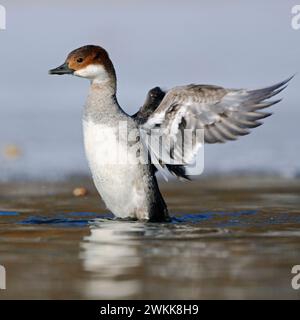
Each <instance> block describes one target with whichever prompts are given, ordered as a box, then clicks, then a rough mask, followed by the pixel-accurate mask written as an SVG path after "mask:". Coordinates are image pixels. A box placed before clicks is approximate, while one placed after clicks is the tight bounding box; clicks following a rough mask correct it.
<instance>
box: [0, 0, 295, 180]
mask: <svg viewBox="0 0 300 320" xmlns="http://www.w3.org/2000/svg"><path fill="white" fill-rule="evenodd" d="M1 4H3V5H5V6H6V9H7V29H6V30H5V31H1V32H0V43H1V53H0V56H1V59H0V67H1V74H0V88H1V89H0V106H1V117H0V136H1V139H0V151H3V149H4V148H5V146H6V145H7V144H16V145H17V146H18V147H19V148H20V149H21V151H22V156H21V157H20V158H18V159H14V160H11V159H7V158H6V157H5V156H3V152H0V179H1V180H4V179H8V180H9V179H11V178H15V179H18V178H19V177H22V178H23V177H27V178H29V179H32V178H42V179H45V178H49V177H51V178H61V177H65V176H67V175H71V174H73V173H74V172H76V173H78V172H80V173H83V174H84V173H87V171H88V169H87V165H86V161H85V157H84V152H83V146H82V129H81V112H82V106H83V104H84V101H85V98H86V95H87V89H88V82H87V81H85V80H83V79H75V78H71V77H53V76H52V77H50V76H49V75H48V74H47V71H48V70H49V69H50V68H53V67H55V66H58V65H59V64H61V63H62V62H63V61H64V59H65V56H66V54H67V53H68V52H69V51H70V50H72V49H74V48H76V47H79V46H82V45H85V44H88V43H94V44H100V45H103V46H104V47H105V48H107V49H108V51H109V52H110V55H111V58H112V60H113V62H114V63H115V66H116V69H117V74H118V82H119V85H118V97H119V102H120V104H121V105H122V106H123V108H124V109H125V110H126V111H127V112H128V113H130V114H132V113H134V112H136V110H137V109H138V108H139V106H140V105H141V104H142V103H143V101H144V99H145V97H146V93H147V92H148V90H149V89H150V88H152V87H154V86H157V85H160V86H162V87H166V88H169V87H173V86H176V85H182V84H188V83H211V84H217V85H222V86H226V87H237V88H239V87H249V88H257V87H261V86H266V85H270V84H273V83H275V82H278V81H281V80H283V79H286V78H287V77H288V76H290V75H291V74H294V73H295V72H297V71H299V55H300V46H299V37H300V31H295V30H293V29H292V28H291V24H290V23H291V17H292V16H291V8H292V6H293V5H295V1H292V0H288V1H276V2H275V1H272V0H268V1H263V2H262V1H258V0H255V1H251V2H247V3H245V2H243V3H238V2H237V1H226V3H225V2H222V3H220V1H192V0H189V1H184V2H183V1H171V2H161V1H156V0H155V1H151V2H149V1H146V0H145V1H140V0H139V1H137V0H127V1H123V0H113V1H109V2H108V1H106V2H103V1H101V2H99V1H94V0H92V1H89V3H88V4H86V3H81V4H80V3H78V4H74V3H73V2H71V1H69V0H64V1H43V3H41V2H39V1H35V0H30V1H26V3H20V1H15V0H9V1H6V0H2V1H1ZM70 7H71V8H72V10H70ZM299 81H300V77H299V76H296V78H295V79H294V80H293V81H292V83H291V84H290V86H289V88H288V89H287V90H285V91H284V92H283V93H282V94H281V95H280V96H281V97H284V100H283V102H282V103H281V104H280V105H277V106H276V107H275V106H274V108H273V111H274V112H275V114H274V115H273V116H272V117H271V118H268V119H266V121H265V124H264V125H263V126H262V127H260V128H257V129H255V130H254V132H253V133H252V134H251V135H249V136H247V137H242V138H241V139H240V141H238V142H231V143H226V144H225V145H215V146H207V148H206V149H205V171H204V172H205V173H211V172H213V173H215V172H220V173H224V172H225V173H228V172H233V171H234V172H237V171H238V172H245V171H246V172H249V171H250V172H253V171H254V172H268V173H270V172H271V173H275V174H281V175H284V176H295V175H297V174H298V173H299V171H300V170H299V168H300V167H299V150H300V145H299V144H300V140H299V139H298V137H299V133H300V132H299V124H298V122H299V120H298V119H299V90H298V88H299Z"/></svg>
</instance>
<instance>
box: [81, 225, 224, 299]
mask: <svg viewBox="0 0 300 320" xmlns="http://www.w3.org/2000/svg"><path fill="white" fill-rule="evenodd" d="M224 234H226V231H225V230H221V229H210V228H201V227H199V226H196V225H195V226H193V225H185V224H181V225H177V224H165V225H162V224H144V223H138V222H120V221H104V220H103V221H99V222H97V223H93V225H91V226H90V235H89V236H86V237H84V239H83V241H82V243H81V254H80V258H81V259H82V261H83V268H84V270H85V271H87V272H88V273H89V275H90V277H89V279H88V281H85V284H84V286H85V292H86V295H87V296H88V297H90V298H130V297H136V298H138V297H147V296H149V297H151V296H152V294H156V296H157V294H158V296H160V294H161V295H162V296H163V297H168V296H170V295H171V296H175V297H178V298H184V297H186V295H187V294H188V295H190V296H192V295H193V293H194V291H195V290H199V287H200V286H199V283H197V282H196V283H194V281H195V280H199V279H200V278H202V276H205V273H206V266H205V265H202V264H201V263H200V261H201V259H202V258H203V257H210V258H219V259H222V258H226V257H227V256H228V252H226V251H223V250H220V248H219V247H215V245H213V246H211V245H209V244H208V243H206V242H205V241H201V239H203V238H204V239H209V237H218V236H222V235H224ZM195 240H197V241H195ZM186 281H188V282H187V283H185V284H183V283H182V282H186ZM166 285H167V287H166ZM172 287H173V288H174V290H175V291H172ZM170 289H171V290H170Z"/></svg>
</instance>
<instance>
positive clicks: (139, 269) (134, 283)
mask: <svg viewBox="0 0 300 320" xmlns="http://www.w3.org/2000/svg"><path fill="white" fill-rule="evenodd" d="M228 179H229V180H228ZM80 181H81V183H82V184H83V185H85V186H86V187H87V188H88V189H89V190H90V194H89V195H88V196H86V197H83V198H75V197H73V195H72V189H73V187H74V186H76V185H78V183H79V182H78V181H76V182H75V181H69V182H64V183H62V182H59V183H11V184H5V185H1V195H0V264H2V265H4V266H5V267H6V270H7V276H8V279H7V290H6V291H1V292H0V297H1V299H7V298H18V299H24V298H33V299H40V298H42V299H66V298H68V299H69V298H76V299H107V298H111V299H131V298H132V299H142V298H143V299H207V298H217V299H219V298H225V299H231V298H234V299H242V298H259V299H260V298H293V299H299V297H300V292H298V291H295V290H293V289H292V288H291V284H290V283H291V278H292V275H291V268H292V266H293V265H295V264H300V198H299V191H300V184H299V181H286V180H282V179H280V180H276V179H275V181H274V180H272V179H271V180H266V181H265V180H263V181H262V180H257V179H256V180H255V179H249V178H239V179H237V178H229V177H227V178H224V179H213V178H210V179H202V180H200V181H199V182H192V183H187V184H183V183H174V182H171V183H169V184H163V192H164V194H165V196H166V200H167V202H168V204H169V207H170V211H171V214H172V217H173V219H172V223H165V224H155V223H149V224H146V223H141V222H124V221H115V220H113V218H112V216H111V215H110V214H109V213H108V212H107V210H106V209H105V208H104V206H103V204H102V202H101V201H100V199H99V197H98V195H97V194H96V192H95V190H94V189H93V187H92V185H91V184H90V182H89V181H85V182H84V183H83V182H82V180H80ZM229 181H230V186H229V183H228V182H229Z"/></svg>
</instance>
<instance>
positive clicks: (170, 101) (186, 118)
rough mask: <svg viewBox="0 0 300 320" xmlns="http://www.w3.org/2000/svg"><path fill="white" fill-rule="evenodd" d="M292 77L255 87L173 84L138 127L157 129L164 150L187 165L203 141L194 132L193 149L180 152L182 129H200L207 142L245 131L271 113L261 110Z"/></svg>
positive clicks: (215, 141) (223, 140)
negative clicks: (269, 84)
mask: <svg viewBox="0 0 300 320" xmlns="http://www.w3.org/2000/svg"><path fill="white" fill-rule="evenodd" d="M292 78H293V77H290V78H288V79H286V80H284V81H282V82H280V83H277V84H275V85H272V86H270V87H266V88H262V89H257V90H246V89H225V88H222V87H218V86H212V85H195V84H191V85H187V86H181V87H175V88H172V89H170V90H169V91H167V93H166V94H165V95H164V96H163V97H162V99H161V101H160V103H159V105H158V106H157V107H156V108H155V110H153V112H151V113H150V114H149V115H148V116H147V119H144V121H142V122H141V124H140V129H141V130H145V131H146V132H148V134H149V132H151V130H152V129H158V130H160V132H161V134H162V138H163V139H162V141H164V142H163V145H162V148H163V149H164V150H163V153H164V154H170V157H171V158H172V159H175V160H179V159H180V161H182V164H183V165H188V164H189V163H191V161H192V157H193V156H195V154H197V151H198V149H199V148H200V147H201V146H202V145H203V141H201V139H200V138H198V137H196V135H195V137H196V138H193V139H194V142H195V143H194V144H193V146H192V149H191V150H189V152H186V153H185V154H183V152H182V142H183V140H182V133H183V131H184V130H185V129H189V130H191V131H193V132H196V130H197V129H203V130H204V142H206V143H224V142H226V141H230V140H236V139H237V138H238V137H239V136H243V135H247V134H249V133H250V129H253V128H256V127H258V126H260V125H261V124H262V122H261V120H262V119H264V118H267V117H269V116H270V115H271V114H272V113H270V112H264V111H262V110H263V109H266V108H268V107H270V106H272V105H275V104H277V103H279V102H280V101H281V99H278V100H271V101H270V100H268V99H270V98H272V97H273V96H275V95H277V94H279V93H280V92H282V90H284V89H285V88H286V87H287V84H288V82H289V81H290V80H291V79H292ZM164 138H165V139H164ZM165 141H168V142H165ZM147 147H148V149H149V150H151V148H152V146H151V145H147ZM152 153H153V154H155V156H156V158H157V159H158V160H159V161H160V162H161V163H163V164H168V162H166V160H165V159H163V161H161V160H162V159H161V156H160V153H159V152H158V150H155V151H154V150H152Z"/></svg>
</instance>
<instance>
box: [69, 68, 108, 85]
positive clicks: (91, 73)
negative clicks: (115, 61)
mask: <svg viewBox="0 0 300 320" xmlns="http://www.w3.org/2000/svg"><path fill="white" fill-rule="evenodd" d="M74 75H75V76H78V77H82V78H87V79H90V80H95V79H97V80H98V81H106V80H108V79H109V75H108V73H107V72H106V70H105V68H104V67H103V66H102V65H99V64H90V65H88V66H87V67H85V68H83V69H80V70H77V71H75V72H74Z"/></svg>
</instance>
